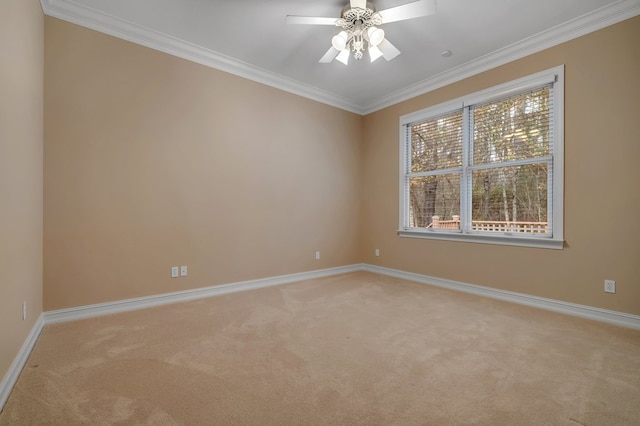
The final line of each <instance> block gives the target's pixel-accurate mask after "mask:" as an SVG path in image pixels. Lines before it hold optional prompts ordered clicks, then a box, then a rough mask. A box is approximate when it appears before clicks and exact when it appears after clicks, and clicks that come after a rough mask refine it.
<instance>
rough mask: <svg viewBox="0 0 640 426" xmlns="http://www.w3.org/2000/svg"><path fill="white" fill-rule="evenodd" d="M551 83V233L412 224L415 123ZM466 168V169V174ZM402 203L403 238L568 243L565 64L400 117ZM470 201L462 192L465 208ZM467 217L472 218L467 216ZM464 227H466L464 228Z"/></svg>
mask: <svg viewBox="0 0 640 426" xmlns="http://www.w3.org/2000/svg"><path fill="white" fill-rule="evenodd" d="M548 84H551V91H552V96H553V114H552V115H553V117H551V120H552V122H553V126H552V131H553V144H552V152H551V156H552V167H553V170H552V176H553V179H552V196H551V197H550V199H551V217H550V218H549V219H550V222H551V226H552V227H551V230H552V231H551V232H552V233H551V235H550V236H549V235H544V236H523V235H522V234H515V233H508V232H504V233H499V232H490V233H489V232H485V233H483V232H471V231H465V230H464V229H461V230H460V231H447V230H438V229H430V228H429V229H427V228H420V229H416V228H412V227H409V226H408V225H409V191H408V172H409V168H410V167H411V165H410V161H409V160H408V158H410V155H409V154H410V153H411V144H410V138H407V131H410V128H411V125H412V124H414V123H416V122H419V121H425V120H429V119H431V118H436V117H438V116H442V115H444V114H447V113H451V112H455V111H460V110H462V109H463V108H465V107H467V106H469V105H477V104H482V103H486V102H490V101H493V100H498V99H501V98H505V97H509V96H515V95H517V94H520V93H523V92H526V91H528V90H532V89H536V88H539V87H542V86H544V85H548ZM468 148H469V143H468V141H463V150H466V151H468ZM464 173H466V168H463V174H464ZM461 194H462V193H461ZM399 198H400V206H399V228H398V235H400V236H401V237H414V238H430V239H438V240H449V241H464V242H474V243H485V244H501V245H510V246H524V247H539V248H551V249H562V248H563V246H564V231H563V229H564V226H563V217H564V206H563V202H564V65H560V66H557V67H554V68H551V69H548V70H545V71H541V72H538V73H535V74H531V75H529V76H526V77H522V78H519V79H517V80H513V81H510V82H508V83H504V84H500V85H498V86H495V87H491V88H488V89H485V90H481V91H479V92H475V93H472V94H470V95H467V96H463V97H460V98H457V99H454V100H452V101H448V102H444V103H441V104H438V105H435V106H433V107H429V108H425V109H422V110H420V111H416V112H413V113H410V114H406V115H403V116H402V117H400V197H399ZM469 201H470V200H467V199H466V198H464V197H463V196H462V195H461V199H460V203H461V208H464V207H465V205H466V203H467V202H469ZM467 220H470V219H469V218H467ZM463 228H464V227H463Z"/></svg>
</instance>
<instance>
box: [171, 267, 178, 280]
mask: <svg viewBox="0 0 640 426" xmlns="http://www.w3.org/2000/svg"><path fill="white" fill-rule="evenodd" d="M171 278H178V267H177V266H172V267H171Z"/></svg>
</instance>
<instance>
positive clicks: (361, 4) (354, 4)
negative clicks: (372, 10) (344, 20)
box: [351, 0, 367, 9]
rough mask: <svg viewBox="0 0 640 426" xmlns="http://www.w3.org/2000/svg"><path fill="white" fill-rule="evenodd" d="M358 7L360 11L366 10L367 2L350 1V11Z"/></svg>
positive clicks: (360, 0) (364, 0)
mask: <svg viewBox="0 0 640 426" xmlns="http://www.w3.org/2000/svg"><path fill="white" fill-rule="evenodd" d="M356 7H359V8H360V9H366V8H367V0H351V9H355V8H356Z"/></svg>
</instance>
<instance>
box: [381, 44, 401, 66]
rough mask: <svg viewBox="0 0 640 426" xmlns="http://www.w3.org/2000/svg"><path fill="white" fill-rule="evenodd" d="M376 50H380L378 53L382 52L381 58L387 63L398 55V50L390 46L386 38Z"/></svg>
mask: <svg viewBox="0 0 640 426" xmlns="http://www.w3.org/2000/svg"><path fill="white" fill-rule="evenodd" d="M378 49H380V51H381V52H382V57H383V58H385V59H386V60H387V61H390V60H392V59H393V58H395V57H396V56H398V55H399V54H400V51H399V50H398V48H397V47H395V46H394V45H393V44H391V43H390V42H389V40H387V39H386V38H385V39H383V40H382V42H381V43H380V44H379V45H378Z"/></svg>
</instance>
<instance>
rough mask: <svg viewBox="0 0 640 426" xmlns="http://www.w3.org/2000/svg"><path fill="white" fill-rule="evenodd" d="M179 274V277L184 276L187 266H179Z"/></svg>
mask: <svg viewBox="0 0 640 426" xmlns="http://www.w3.org/2000/svg"><path fill="white" fill-rule="evenodd" d="M180 276H181V277H186V276H187V267H186V266H181V267H180Z"/></svg>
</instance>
